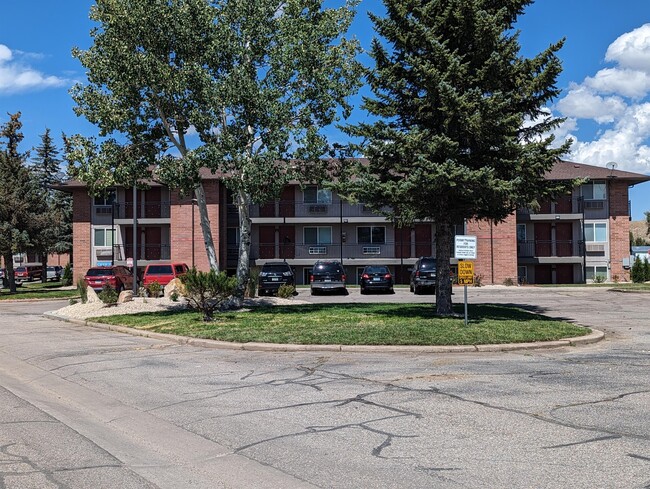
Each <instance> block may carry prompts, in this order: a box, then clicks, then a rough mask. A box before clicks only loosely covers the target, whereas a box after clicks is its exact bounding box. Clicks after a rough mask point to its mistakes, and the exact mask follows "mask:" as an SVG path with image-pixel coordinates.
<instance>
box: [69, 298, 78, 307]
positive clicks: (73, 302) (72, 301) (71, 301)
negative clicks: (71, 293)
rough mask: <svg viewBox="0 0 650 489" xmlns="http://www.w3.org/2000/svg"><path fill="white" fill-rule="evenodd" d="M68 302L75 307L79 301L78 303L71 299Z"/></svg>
mask: <svg viewBox="0 0 650 489" xmlns="http://www.w3.org/2000/svg"><path fill="white" fill-rule="evenodd" d="M68 302H69V304H70V305H71V306H74V305H75V304H77V303H78V302H79V301H78V300H77V299H70V300H69V301H68Z"/></svg>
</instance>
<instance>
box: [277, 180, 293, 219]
mask: <svg viewBox="0 0 650 489" xmlns="http://www.w3.org/2000/svg"><path fill="white" fill-rule="evenodd" d="M295 200H296V192H295V189H294V187H284V188H283V189H282V194H281V195H280V217H294V216H295V215H296V209H295V204H296V203H295Z"/></svg>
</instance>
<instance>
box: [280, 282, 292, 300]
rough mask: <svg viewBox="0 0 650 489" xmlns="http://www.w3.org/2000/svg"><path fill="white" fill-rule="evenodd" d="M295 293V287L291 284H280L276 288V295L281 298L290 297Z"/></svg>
mask: <svg viewBox="0 0 650 489" xmlns="http://www.w3.org/2000/svg"><path fill="white" fill-rule="evenodd" d="M295 293H296V288H295V287H294V286H293V285H289V284H282V285H280V288H279V289H278V297H281V298H283V299H290V298H291V297H293V295H294V294H295Z"/></svg>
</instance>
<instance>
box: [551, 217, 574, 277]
mask: <svg viewBox="0 0 650 489" xmlns="http://www.w3.org/2000/svg"><path fill="white" fill-rule="evenodd" d="M572 238H573V226H572V225H571V223H570V222H558V223H557V224H556V225H555V254H556V256H573V240H572ZM562 283H568V282H562Z"/></svg>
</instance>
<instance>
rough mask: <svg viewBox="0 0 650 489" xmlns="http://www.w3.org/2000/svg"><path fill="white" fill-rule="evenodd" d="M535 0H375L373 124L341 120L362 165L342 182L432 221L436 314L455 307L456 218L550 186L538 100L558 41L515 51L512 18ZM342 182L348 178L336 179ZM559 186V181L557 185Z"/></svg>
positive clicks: (482, 214) (502, 206)
mask: <svg viewBox="0 0 650 489" xmlns="http://www.w3.org/2000/svg"><path fill="white" fill-rule="evenodd" d="M531 3H532V0H497V1H495V0H384V4H385V6H386V10H387V14H386V16H385V17H382V18H380V17H377V16H375V15H371V19H372V21H373V23H374V26H375V29H376V32H377V33H378V35H379V36H380V38H379V39H374V40H373V43H372V50H371V56H372V58H373V59H374V62H375V68H374V70H372V71H369V73H368V75H367V79H368V82H369V84H370V88H371V89H372V92H373V94H374V97H368V98H365V99H364V107H365V109H366V110H367V111H368V112H369V113H370V114H372V115H373V116H375V117H376V118H377V120H376V122H371V123H361V124H358V125H355V126H351V127H349V128H348V131H349V133H350V134H351V135H353V136H356V137H358V138H360V140H361V141H362V143H361V144H358V145H354V146H352V150H353V151H354V152H356V153H357V154H358V153H359V152H362V153H363V154H365V156H366V157H367V158H368V159H369V164H368V165H344V167H346V166H347V169H346V170H345V171H351V172H354V173H355V174H357V179H356V180H354V181H353V182H352V185H348V186H347V188H346V189H344V191H346V192H347V193H348V194H349V195H350V196H351V197H353V198H356V199H358V200H361V201H364V202H367V203H371V204H373V206H374V207H375V208H377V209H381V208H382V207H383V206H390V207H391V208H392V211H389V212H388V215H389V216H390V217H391V218H392V219H395V220H396V221H397V222H398V223H403V224H404V223H409V222H412V221H414V220H431V219H432V220H434V222H435V228H436V237H435V241H436V256H437V262H438V277H439V280H438V287H437V289H436V304H437V306H436V307H437V312H438V313H439V314H441V315H449V314H452V301H451V284H450V282H449V280H445V277H449V276H450V258H451V257H452V244H453V243H452V240H453V226H454V224H457V223H462V222H463V220H464V219H488V220H493V221H495V222H499V221H502V220H504V219H505V218H506V217H507V216H508V215H510V214H511V213H512V212H513V211H514V210H515V209H516V208H517V207H518V206H520V205H522V204H528V203H530V202H532V201H534V200H535V199H537V198H540V197H542V196H543V195H544V194H545V193H548V192H550V191H551V190H553V189H551V188H550V187H548V184H547V183H546V182H545V181H544V179H543V177H544V174H545V172H546V171H548V170H549V169H550V168H551V167H552V165H553V164H554V162H555V161H556V160H557V158H558V157H559V156H560V155H562V154H563V153H564V152H566V150H567V149H568V146H567V145H564V146H562V147H560V148H557V149H550V144H551V143H552V140H553V138H552V137H545V136H544V134H545V133H547V132H548V131H550V130H552V129H553V128H555V127H556V126H557V125H558V124H559V123H560V121H559V120H558V119H554V118H552V117H551V116H550V115H549V113H548V111H545V105H546V104H547V103H548V102H549V101H550V100H551V99H552V98H554V97H555V96H557V95H558V93H559V90H558V89H557V88H556V86H555V83H556V79H557V76H558V75H559V73H560V71H561V63H560V60H559V59H558V57H557V56H556V53H557V51H558V50H559V49H560V48H561V46H562V41H560V42H558V43H557V44H553V45H551V46H550V47H549V48H548V49H547V50H545V51H543V52H542V53H540V54H539V55H537V56H535V57H533V58H525V57H522V56H521V55H520V54H519V51H520V46H519V43H518V33H517V32H516V31H515V30H514V25H515V22H516V20H517V17H518V16H519V15H521V14H522V13H523V9H524V7H526V6H527V5H529V4H531ZM342 181H348V182H349V180H348V179H346V178H342ZM555 190H557V189H555Z"/></svg>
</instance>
